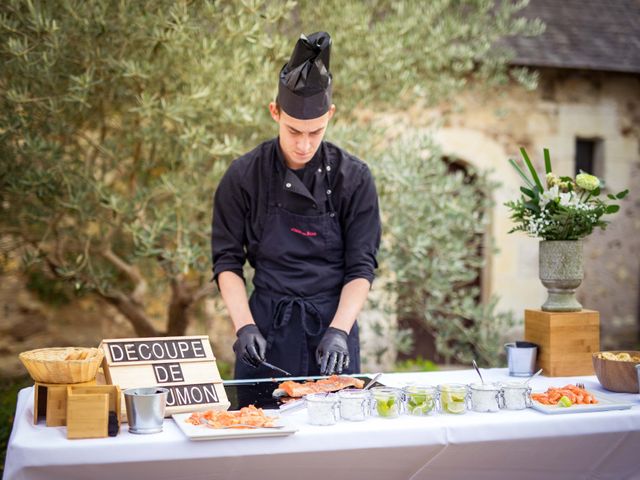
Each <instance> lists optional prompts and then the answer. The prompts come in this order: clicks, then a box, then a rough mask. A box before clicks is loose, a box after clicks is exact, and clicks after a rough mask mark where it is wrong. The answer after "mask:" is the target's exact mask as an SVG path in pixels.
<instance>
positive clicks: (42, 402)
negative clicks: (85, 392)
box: [33, 380, 96, 427]
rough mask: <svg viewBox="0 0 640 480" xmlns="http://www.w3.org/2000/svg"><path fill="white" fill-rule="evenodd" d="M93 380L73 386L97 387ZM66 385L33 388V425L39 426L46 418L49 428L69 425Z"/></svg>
mask: <svg viewBox="0 0 640 480" xmlns="http://www.w3.org/2000/svg"><path fill="white" fill-rule="evenodd" d="M95 384H96V381H95V380H91V381H89V382H85V383H74V384H73V386H88V385H95ZM69 386H71V384H66V383H40V382H36V383H35V384H34V386H33V424H34V425H37V424H38V420H40V418H41V417H45V422H46V425H47V427H62V426H64V425H66V424H67V387H69Z"/></svg>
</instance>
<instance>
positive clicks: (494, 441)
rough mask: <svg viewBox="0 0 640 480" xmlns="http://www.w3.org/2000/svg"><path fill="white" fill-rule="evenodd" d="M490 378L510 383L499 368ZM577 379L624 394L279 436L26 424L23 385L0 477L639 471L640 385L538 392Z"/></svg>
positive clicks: (28, 404)
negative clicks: (595, 407) (592, 405)
mask: <svg viewBox="0 0 640 480" xmlns="http://www.w3.org/2000/svg"><path fill="white" fill-rule="evenodd" d="M484 372H485V373H484V377H485V380H486V381H513V380H514V379H513V378H512V377H509V376H508V375H507V371H506V369H491V370H485V371H484ZM476 381H478V378H477V375H476V373H475V372H473V371H472V370H459V371H446V372H431V373H406V374H404V373H403V374H384V375H383V376H382V377H381V378H380V379H379V382H381V383H383V384H385V385H388V386H398V387H401V386H404V385H405V384H406V383H408V382H420V383H426V384H432V385H437V384H439V383H452V382H456V383H471V382H476ZM576 381H580V382H583V383H584V384H585V386H586V388H587V390H590V391H593V392H596V393H605V394H608V395H610V396H612V397H613V398H614V399H615V400H616V401H620V402H631V403H633V407H632V408H631V409H628V410H617V411H604V412H590V413H575V414H562V415H547V414H544V413H540V412H537V411H534V410H532V409H527V410H521V411H506V410H501V411H500V412H497V413H475V412H467V413H466V414H464V415H445V414H436V415H433V416H429V417H412V416H408V415H403V416H401V417H400V418H396V419H383V418H370V419H368V420H366V421H364V422H346V421H339V422H338V424H337V425H333V426H326V427H316V426H311V425H309V424H308V423H307V422H306V411H305V410H304V409H303V410H301V411H297V412H291V413H289V414H287V415H288V418H289V421H290V422H293V423H294V424H295V425H296V427H297V428H298V431H297V433H295V434H293V435H289V436H283V437H268V438H244V439H233V440H226V439H225V440H208V441H200V442H195V441H191V440H189V439H188V438H187V437H185V436H184V434H183V433H182V432H181V431H180V430H179V429H178V427H177V426H176V425H175V423H174V422H173V420H170V419H166V420H165V422H164V431H163V432H162V433H160V434H155V435H133V434H130V433H129V432H128V431H127V425H126V424H124V425H123V427H122V428H121V431H120V434H119V435H118V436H117V437H115V438H104V439H94V440H67V438H66V430H65V428H64V427H51V428H46V427H45V426H44V424H43V423H41V424H39V425H37V426H34V425H33V424H32V419H33V410H32V409H33V390H32V389H31V388H27V389H24V390H22V391H21V392H20V395H19V398H18V406H17V411H16V418H15V424H14V427H13V432H12V434H11V438H10V441H9V446H8V450H7V459H6V464H5V473H4V479H6V480H18V479H33V480H36V479H49V480H50V479H56V478H60V479H65V480H71V479H86V478H91V479H103V478H104V479H114V478H150V479H151V478H152V479H154V480H161V479H233V480H240V479H252V480H270V479H274V480H275V479H277V480H282V479H289V478H304V479H305V480H313V479H322V480H327V479H331V480H339V479H343V478H348V479H366V480H377V479H380V480H394V479H403V480H406V479H412V480H418V479H427V478H431V479H432V478H437V479H443V480H448V479H468V478H472V479H474V480H484V479H487V480H489V479H490V480H496V479H502V478H517V479H524V480H526V479H536V480H537V479H541V478H543V479H545V480H551V479H559V480H560V479H562V480H570V479H585V478H589V479H611V480H614V479H615V480H622V479H640V395H638V394H612V393H610V392H606V391H605V390H603V389H602V387H601V386H600V384H599V383H598V381H597V379H596V377H571V378H545V377H537V378H535V379H534V380H533V381H532V382H531V383H532V387H533V390H534V391H544V390H546V388H547V387H549V386H564V385H565V384H567V383H573V382H576Z"/></svg>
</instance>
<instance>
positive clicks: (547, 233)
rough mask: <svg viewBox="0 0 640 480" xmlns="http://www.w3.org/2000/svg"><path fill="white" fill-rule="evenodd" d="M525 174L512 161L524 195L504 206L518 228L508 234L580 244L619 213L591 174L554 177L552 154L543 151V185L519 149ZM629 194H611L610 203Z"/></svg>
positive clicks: (617, 207) (604, 226) (527, 157)
mask: <svg viewBox="0 0 640 480" xmlns="http://www.w3.org/2000/svg"><path fill="white" fill-rule="evenodd" d="M520 153H521V154H522V158H523V159H524V163H525V165H526V169H527V170H528V171H529V174H530V176H529V175H527V173H526V170H525V169H523V168H522V167H521V166H520V165H518V164H517V163H516V162H515V161H514V160H511V159H510V160H509V162H510V163H511V165H512V166H513V167H514V168H515V169H516V171H517V172H518V174H519V175H520V176H521V177H522V179H523V180H524V183H525V186H523V187H520V191H521V192H522V195H521V196H520V198H519V199H518V200H516V201H511V202H507V203H505V205H506V206H507V207H509V209H510V210H511V212H512V213H511V219H512V220H513V221H514V222H515V224H516V226H515V227H514V228H513V229H511V230H510V231H509V233H512V232H525V233H527V234H528V235H529V236H531V237H536V238H541V239H543V240H578V239H580V238H583V237H586V236H587V235H589V234H591V232H593V229H594V228H596V227H600V228H601V229H602V230H604V229H605V228H606V226H607V224H608V223H609V222H608V221H605V220H603V219H602V217H603V216H604V215H610V214H613V213H616V212H617V211H618V210H620V206H619V205H617V204H615V203H612V202H605V201H603V200H602V199H601V198H600V193H601V187H602V182H601V181H600V179H599V178H598V177H596V176H594V175H590V174H589V173H585V172H581V173H579V174H578V175H576V178H575V179H574V178H571V177H559V176H557V175H555V174H554V173H553V170H552V168H551V158H550V156H549V150H548V149H546V148H545V149H544V163H545V171H546V176H545V178H544V180H545V182H544V184H543V183H542V181H541V180H540V177H539V176H538V173H537V172H536V170H535V168H533V164H532V163H531V160H530V159H529V156H528V155H527V152H526V150H525V149H524V148H520ZM628 193H629V191H628V190H624V191H622V192H619V193H617V194H615V195H614V194H611V193H610V194H608V195H607V198H608V199H609V200H622V199H623V198H624V197H625V196H626V195H627V194H628Z"/></svg>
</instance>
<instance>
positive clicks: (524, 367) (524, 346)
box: [504, 342, 538, 377]
mask: <svg viewBox="0 0 640 480" xmlns="http://www.w3.org/2000/svg"><path fill="white" fill-rule="evenodd" d="M504 346H505V348H506V349H507V365H508V366H509V375H511V376H513V377H529V376H531V375H533V373H534V372H535V371H536V357H537V355H538V346H537V345H536V344H535V343H530V342H513V343H505V344H504Z"/></svg>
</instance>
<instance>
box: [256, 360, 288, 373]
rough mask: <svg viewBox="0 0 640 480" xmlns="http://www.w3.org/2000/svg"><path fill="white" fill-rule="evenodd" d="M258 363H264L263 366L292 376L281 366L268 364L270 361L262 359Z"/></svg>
mask: <svg viewBox="0 0 640 480" xmlns="http://www.w3.org/2000/svg"><path fill="white" fill-rule="evenodd" d="M260 363H262V365H264V366H265V367H267V368H270V369H272V370H275V371H276V372H280V373H283V374H285V375H286V376H287V377H291V376H292V375H291V374H290V373H289V372H287V371H286V370H283V369H282V368H280V367H276V366H275V365H272V364H270V363H269V362H267V361H264V360H263V361H262V362H260Z"/></svg>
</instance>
